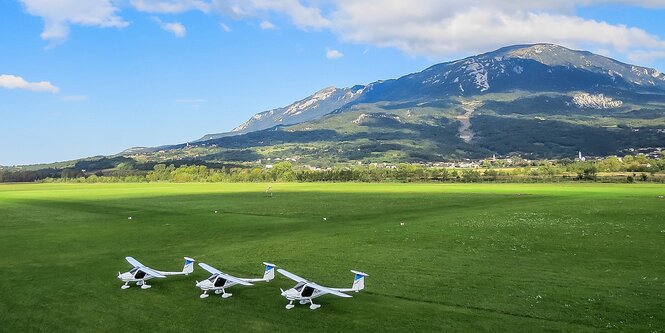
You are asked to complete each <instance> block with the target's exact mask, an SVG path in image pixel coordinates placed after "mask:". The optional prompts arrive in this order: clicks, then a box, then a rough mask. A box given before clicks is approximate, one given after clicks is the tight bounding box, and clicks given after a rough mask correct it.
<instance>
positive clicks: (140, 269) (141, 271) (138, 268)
mask: <svg viewBox="0 0 665 333" xmlns="http://www.w3.org/2000/svg"><path fill="white" fill-rule="evenodd" d="M125 260H127V262H129V263H130V264H131V265H132V266H133V267H132V269H130V270H129V271H128V272H125V273H120V272H118V279H120V280H121V281H122V282H124V283H125V284H124V285H122V287H120V288H122V289H127V288H129V287H130V285H129V283H130V282H136V285H137V286H141V289H148V288H150V287H151V286H150V285H148V284H147V283H146V281H147V280H150V279H152V278H160V279H163V278H165V277H167V276H169V275H189V273H191V272H193V271H194V261H196V260H194V259H192V258H189V257H185V266H183V267H182V271H181V272H164V271H158V270H156V269H152V268H150V267H148V266H146V265H144V264H142V263H140V262H139V261H138V260H136V259H134V258H132V257H125Z"/></svg>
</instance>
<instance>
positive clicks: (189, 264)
mask: <svg viewBox="0 0 665 333" xmlns="http://www.w3.org/2000/svg"><path fill="white" fill-rule="evenodd" d="M195 261H196V260H194V259H192V258H190V257H185V266H182V272H183V273H185V274H189V273H191V272H193V271H194V262H195Z"/></svg>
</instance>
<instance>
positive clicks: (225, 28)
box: [219, 23, 231, 32]
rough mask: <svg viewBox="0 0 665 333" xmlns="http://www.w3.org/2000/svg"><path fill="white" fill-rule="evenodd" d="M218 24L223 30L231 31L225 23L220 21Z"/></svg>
mask: <svg viewBox="0 0 665 333" xmlns="http://www.w3.org/2000/svg"><path fill="white" fill-rule="evenodd" d="M219 26H220V27H221V28H222V30H224V32H231V27H229V26H228V25H226V24H225V23H220V24H219Z"/></svg>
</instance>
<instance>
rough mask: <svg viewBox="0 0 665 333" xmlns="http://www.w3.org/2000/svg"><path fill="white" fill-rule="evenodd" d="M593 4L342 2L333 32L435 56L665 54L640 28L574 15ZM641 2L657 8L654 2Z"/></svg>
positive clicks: (334, 16)
mask: <svg viewBox="0 0 665 333" xmlns="http://www.w3.org/2000/svg"><path fill="white" fill-rule="evenodd" d="M592 2H594V1H592V0H587V1H572V0H565V1H544V0H543V1H538V0H536V1H526V0H514V1H510V2H506V1H482V0H475V1H474V0H471V1H461V0H451V1H438V0H421V1H419V2H418V5H413V3H410V2H405V1H398V0H365V1H351V0H338V1H337V7H336V9H335V11H334V13H333V14H332V15H331V17H332V22H333V24H332V30H333V31H335V32H336V33H337V34H338V35H339V36H340V38H342V39H343V40H345V41H348V42H354V43H362V44H371V45H376V46H380V47H392V48H397V49H400V50H402V51H404V52H406V53H408V54H412V55H426V56H431V57H446V56H451V55H458V54H468V53H475V52H480V51H488V50H490V49H493V48H498V47H501V46H505V45H511V44H520V43H539V42H551V43H557V44H562V45H565V46H571V47H581V46H585V47H594V48H603V49H610V50H613V51H616V52H619V53H622V54H628V53H629V52H630V51H631V50H633V49H636V48H647V49H665V42H663V40H662V39H660V38H659V37H657V36H655V35H651V34H649V33H647V32H646V31H644V30H642V29H638V28H633V27H627V26H625V25H613V24H609V23H606V22H599V21H594V20H588V19H583V18H580V17H577V16H575V15H574V14H573V9H574V5H575V4H589V3H592ZM595 2H599V1H595ZM643 3H645V4H650V5H654V3H655V1H643ZM660 3H661V4H663V2H662V1H660Z"/></svg>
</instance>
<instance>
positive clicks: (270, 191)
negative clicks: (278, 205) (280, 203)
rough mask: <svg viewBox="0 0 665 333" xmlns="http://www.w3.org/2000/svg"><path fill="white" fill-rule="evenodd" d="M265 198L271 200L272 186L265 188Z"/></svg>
mask: <svg viewBox="0 0 665 333" xmlns="http://www.w3.org/2000/svg"><path fill="white" fill-rule="evenodd" d="M266 197H271V198H272V185H268V188H266Z"/></svg>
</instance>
